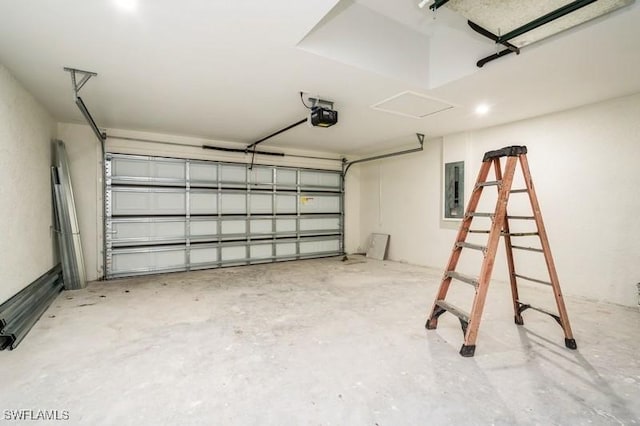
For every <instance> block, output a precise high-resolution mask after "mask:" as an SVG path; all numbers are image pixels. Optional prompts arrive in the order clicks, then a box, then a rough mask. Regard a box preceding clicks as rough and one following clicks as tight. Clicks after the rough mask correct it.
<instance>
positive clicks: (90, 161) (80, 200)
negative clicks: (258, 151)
mask: <svg viewBox="0 0 640 426" xmlns="http://www.w3.org/2000/svg"><path fill="white" fill-rule="evenodd" d="M107 133H108V134H109V135H112V136H114V137H115V136H121V137H122V136H124V137H132V138H140V139H151V140H161V141H166V142H171V143H175V144H177V145H165V144H154V143H148V142H138V141H131V140H123V139H116V138H114V139H108V141H107V151H109V152H117V153H124V154H138V155H158V156H165V157H179V158H197V159H202V160H213V161H232V162H248V161H250V156H248V155H244V154H235V153H225V152H220V151H213V150H204V149H202V148H200V147H193V146H189V145H200V146H201V145H202V144H207V145H220V146H226V147H232V148H244V147H245V145H244V144H233V143H229V142H219V141H212V140H206V139H198V138H193V137H184V136H176V135H163V134H155V133H147V132H139V131H130V130H119V129H109V130H108V131H107ZM58 138H59V139H61V140H63V141H64V142H65V144H66V146H67V152H68V154H69V161H70V165H71V175H72V178H73V182H72V183H73V190H74V195H75V198H76V208H77V210H78V218H79V225H80V236H81V240H82V248H83V253H84V257H85V264H86V268H87V279H88V280H96V279H98V278H99V277H101V276H102V244H103V243H102V171H101V170H102V163H101V161H102V154H101V149H100V143H99V142H98V140H97V139H96V137H95V136H94V134H93V133H92V132H91V129H90V128H89V127H88V126H86V125H80V124H70V123H58ZM181 145H182V146H181ZM265 150H272V151H279V152H282V151H284V152H286V153H289V154H299V155H308V156H321V157H331V158H337V156H336V155H335V154H327V153H319V152H309V151H296V150H291V149H286V150H281V149H278V148H274V147H269V146H266V144H265ZM256 163H262V164H275V165H282V166H294V167H309V168H319V169H333V170H340V167H341V164H340V162H338V161H325V160H317V159H308V158H295V157H282V158H280V157H266V156H257V157H256ZM349 173H350V174H351V173H352V172H349ZM353 176H356V173H354V175H353ZM357 188H358V181H357V179H354V178H350V179H349V180H348V181H347V193H349V194H358V189H357ZM355 200H356V201H359V200H358V197H357V195H356V196H355ZM346 208H347V214H346V216H347V218H346V220H347V222H348V223H347V229H348V232H349V235H348V236H347V242H346V245H347V251H351V249H350V247H354V246H355V245H357V241H358V233H359V231H360V228H359V226H358V225H357V223H358V218H359V213H358V203H357V202H355V203H354V202H351V201H350V200H346Z"/></svg>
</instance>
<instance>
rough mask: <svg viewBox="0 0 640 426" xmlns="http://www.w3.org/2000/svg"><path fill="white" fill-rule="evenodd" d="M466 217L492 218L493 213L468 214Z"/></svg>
mask: <svg viewBox="0 0 640 426" xmlns="http://www.w3.org/2000/svg"><path fill="white" fill-rule="evenodd" d="M468 215H469V216H474V217H493V216H494V214H493V213H478V212H469V213H468Z"/></svg>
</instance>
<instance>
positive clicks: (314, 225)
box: [300, 217, 340, 232]
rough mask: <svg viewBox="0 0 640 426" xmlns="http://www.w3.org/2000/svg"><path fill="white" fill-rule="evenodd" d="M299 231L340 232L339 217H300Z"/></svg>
mask: <svg viewBox="0 0 640 426" xmlns="http://www.w3.org/2000/svg"><path fill="white" fill-rule="evenodd" d="M300 231H307V232H311V231H325V232H328V231H335V232H340V217H328V218H301V219H300Z"/></svg>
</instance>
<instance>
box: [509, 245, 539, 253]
mask: <svg viewBox="0 0 640 426" xmlns="http://www.w3.org/2000/svg"><path fill="white" fill-rule="evenodd" d="M511 248H514V249H516V250H527V251H535V252H538V253H543V250H542V249H539V248H535V247H522V246H513V245H512V246H511Z"/></svg>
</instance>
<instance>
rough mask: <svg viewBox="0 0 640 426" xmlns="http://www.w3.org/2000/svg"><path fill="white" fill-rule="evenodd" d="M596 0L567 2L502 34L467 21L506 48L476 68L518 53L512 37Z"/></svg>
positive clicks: (481, 62) (484, 59)
mask: <svg viewBox="0 0 640 426" xmlns="http://www.w3.org/2000/svg"><path fill="white" fill-rule="evenodd" d="M596 1H598V0H576V1H573V2H571V3H568V4H566V5H564V6H562V7H560V8H558V9H555V10H553V11H551V12H549V13H547V14H546V15H543V16H541V17H539V18H537V19H534V20H533V21H531V22H527V23H526V24H524V25H521V26H519V27H518V28H516V29H514V30H512V31H509V32H508V33H506V34H504V35H495V34H493V33H492V32H490V31H488V30H487V29H485V28H482V27H481V26H480V25H478V24H476V23H474V22H471V21H468V23H469V26H470V27H471V28H472V29H473V30H474V31H476V32H478V33H480V34H482V35H483V36H485V37H487V38H489V39H491V40H493V41H494V42H495V43H496V45H498V44H501V45H503V46H505V47H506V49H504V50H502V51H499V52H496V53H494V54H493V55H489V56H487V57H486V58H482V59H480V60H479V61H478V62H477V63H476V65H477V66H478V68H481V67H482V66H483V65H484V64H486V63H487V62H491V61H493V60H495V59H498V58H501V57H503V56H505V55H508V54H509V53H513V52H515V53H516V54H518V55H519V54H520V49H519V48H518V47H516V46H514V45H513V44H511V43H509V40H511V39H514V38H516V37H518V36H521V35H523V34H525V33H528V32H529V31H532V30H535V29H536V28H538V27H541V26H543V25H545V24H548V23H550V22H552V21H555V20H556V19H558V18H562V17H563V16H565V15H568V14H570V13H573V12H575V11H577V10H579V9H582V8H583V7H585V6H588V5H590V4H591V3H594V2H596ZM436 3H438V1H437V0H436V2H435V3H434V5H435V4H436Z"/></svg>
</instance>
